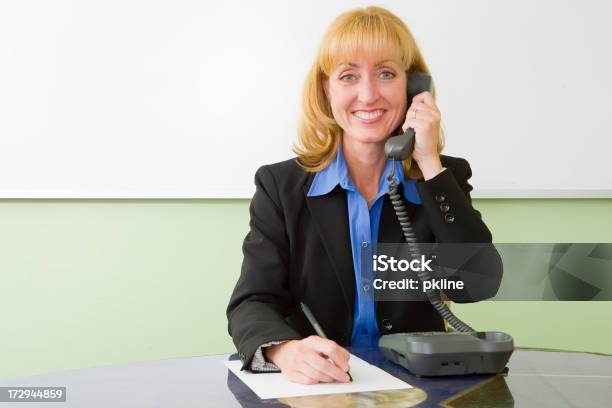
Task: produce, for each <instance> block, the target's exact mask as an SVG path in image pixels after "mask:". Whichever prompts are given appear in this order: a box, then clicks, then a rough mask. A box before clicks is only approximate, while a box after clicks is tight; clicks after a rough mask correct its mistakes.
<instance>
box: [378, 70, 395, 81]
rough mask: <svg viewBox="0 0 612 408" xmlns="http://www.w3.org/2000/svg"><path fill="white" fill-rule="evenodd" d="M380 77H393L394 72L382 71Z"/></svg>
mask: <svg viewBox="0 0 612 408" xmlns="http://www.w3.org/2000/svg"><path fill="white" fill-rule="evenodd" d="M380 77H381V78H383V79H391V78H395V74H394V73H393V72H391V71H383V72H381V73H380Z"/></svg>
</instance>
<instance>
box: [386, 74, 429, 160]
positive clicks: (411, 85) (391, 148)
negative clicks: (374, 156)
mask: <svg viewBox="0 0 612 408" xmlns="http://www.w3.org/2000/svg"><path fill="white" fill-rule="evenodd" d="M432 90H433V82H432V80H431V77H430V76H429V75H427V74H426V73H424V72H420V71H415V72H413V73H412V74H410V75H409V76H408V108H410V104H411V103H412V98H414V97H415V96H416V95H418V94H420V93H422V92H425V91H427V92H432ZM413 150H414V130H413V129H412V128H408V130H407V131H406V133H404V134H403V135H399V136H393V137H390V138H389V140H387V143H386V144H385V153H386V155H387V157H388V158H389V159H392V160H405V159H407V158H408V156H410V155H411V154H412V151H413Z"/></svg>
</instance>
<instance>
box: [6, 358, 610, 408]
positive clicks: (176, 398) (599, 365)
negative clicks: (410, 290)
mask: <svg viewBox="0 0 612 408" xmlns="http://www.w3.org/2000/svg"><path fill="white" fill-rule="evenodd" d="M351 352H352V353H354V354H356V355H358V356H359V357H361V358H363V359H365V360H367V361H369V362H370V363H372V364H375V365H377V366H379V367H381V368H382V369H384V370H385V371H388V372H389V373H391V374H393V375H395V376H396V377H399V378H401V379H403V380H405V381H406V382H408V383H409V384H411V385H413V386H414V387H415V388H413V389H409V390H400V391H384V392H368V393H357V394H336V395H327V396H325V395H322V396H316V397H301V398H287V399H284V400H260V399H259V398H258V397H257V396H256V395H255V394H254V393H253V392H252V391H251V390H250V389H249V388H248V387H246V386H245V385H244V384H243V383H242V382H241V381H240V380H238V379H237V378H236V376H235V375H234V374H232V373H231V372H229V371H228V370H227V368H226V367H225V366H224V364H223V362H224V361H225V360H227V359H235V358H236V356H235V355H231V356H230V355H213V356H203V357H191V358H179V359H170V360H161V361H153V362H143V363H133V364H122V365H114V366H105V367H97V368H86V369H80V370H73V371H66V372H61V373H53V374H45V375H37V376H32V377H26V378H21V379H12V380H0V386H65V387H66V396H67V400H66V402H65V403H62V402H54V403H48V402H26V403H23V402H20V403H7V402H4V403H0V408H5V407H9V406H16V407H21V408H26V407H46V408H49V407H60V406H61V407H79V408H80V407H240V406H243V407H268V408H272V407H410V406H419V407H439V406H442V407H513V406H515V407H611V406H612V356H603V355H595V354H589V353H575V352H557V351H537V350H520V349H519V350H516V351H515V352H514V354H513V355H512V357H511V359H510V362H509V364H508V370H507V372H506V373H505V374H503V375H495V376H462V377H438V378H419V377H415V376H413V375H411V374H410V373H409V372H408V371H406V370H404V369H403V368H401V367H399V366H397V365H395V364H393V363H391V362H389V361H387V360H385V359H384V358H383V357H382V355H381V354H380V352H379V351H378V350H377V349H351Z"/></svg>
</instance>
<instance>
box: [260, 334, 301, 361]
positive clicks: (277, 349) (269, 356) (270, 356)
mask: <svg viewBox="0 0 612 408" xmlns="http://www.w3.org/2000/svg"><path fill="white" fill-rule="evenodd" d="M294 341H295V340H289V341H284V342H282V343H280V344H275V345H273V346H268V347H264V348H263V350H262V353H263V355H264V359H266V361H268V362H270V363H273V364H275V365H276V366H278V367H280V366H279V364H278V361H279V359H280V358H279V356H280V355H281V354H282V350H283V349H284V348H285V347H286V346H287V345H288V344H290V343H293V342H294Z"/></svg>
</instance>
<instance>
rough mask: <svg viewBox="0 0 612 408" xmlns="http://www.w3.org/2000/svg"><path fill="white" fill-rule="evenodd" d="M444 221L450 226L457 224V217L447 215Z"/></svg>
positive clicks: (450, 214)
mask: <svg viewBox="0 0 612 408" xmlns="http://www.w3.org/2000/svg"><path fill="white" fill-rule="evenodd" d="M444 221H446V222H447V223H449V224H452V223H453V222H455V216H454V215H453V214H452V213H446V215H445V216H444Z"/></svg>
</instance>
